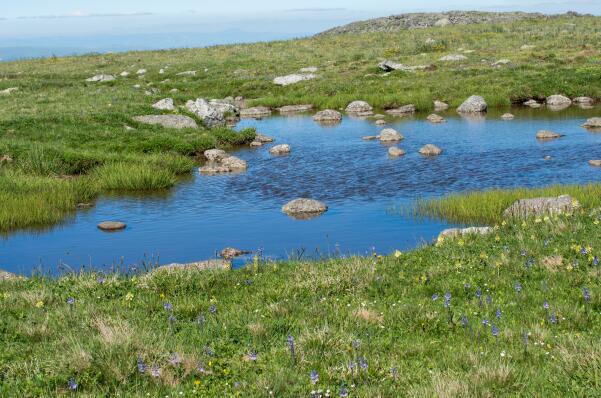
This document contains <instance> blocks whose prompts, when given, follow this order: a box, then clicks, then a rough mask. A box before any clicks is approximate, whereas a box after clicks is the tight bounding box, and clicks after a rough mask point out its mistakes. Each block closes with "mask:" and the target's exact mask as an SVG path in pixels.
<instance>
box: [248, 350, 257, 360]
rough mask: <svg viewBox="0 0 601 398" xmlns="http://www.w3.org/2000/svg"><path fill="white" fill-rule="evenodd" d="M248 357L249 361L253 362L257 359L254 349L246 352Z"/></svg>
mask: <svg viewBox="0 0 601 398" xmlns="http://www.w3.org/2000/svg"><path fill="white" fill-rule="evenodd" d="M248 359H249V360H250V361H253V362H255V361H256V360H257V353H256V352H254V351H251V352H250V354H248Z"/></svg>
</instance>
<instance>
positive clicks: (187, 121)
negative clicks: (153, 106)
mask: <svg viewBox="0 0 601 398" xmlns="http://www.w3.org/2000/svg"><path fill="white" fill-rule="evenodd" d="M133 120H135V121H136V122H138V123H144V124H152V125H160V126H163V127H166V128H172V129H196V128H198V125H197V124H196V121H194V119H192V118H191V117H189V116H183V115H146V116H136V117H134V119H133Z"/></svg>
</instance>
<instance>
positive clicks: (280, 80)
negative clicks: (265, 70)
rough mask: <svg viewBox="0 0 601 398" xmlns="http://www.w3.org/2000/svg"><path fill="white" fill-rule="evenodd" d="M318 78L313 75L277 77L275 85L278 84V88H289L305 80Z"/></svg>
mask: <svg viewBox="0 0 601 398" xmlns="http://www.w3.org/2000/svg"><path fill="white" fill-rule="evenodd" d="M316 77H317V76H316V75H314V74H313V73H303V74H298V73H293V74H291V75H286V76H278V77H276V78H275V79H273V84H277V85H278V86H289V85H291V84H296V83H299V82H302V81H305V80H313V79H315V78H316Z"/></svg>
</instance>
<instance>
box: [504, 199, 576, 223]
mask: <svg viewBox="0 0 601 398" xmlns="http://www.w3.org/2000/svg"><path fill="white" fill-rule="evenodd" d="M578 207H579V203H578V201H577V200H575V199H573V198H572V197H571V196H569V195H562V196H559V197H556V198H555V197H552V198H534V199H520V200H518V201H516V202H515V203H513V204H512V205H511V206H510V207H509V208H507V209H506V210H505V211H504V212H503V215H504V216H505V217H515V218H526V217H530V216H540V215H544V214H559V213H571V212H572V211H574V209H576V208H578Z"/></svg>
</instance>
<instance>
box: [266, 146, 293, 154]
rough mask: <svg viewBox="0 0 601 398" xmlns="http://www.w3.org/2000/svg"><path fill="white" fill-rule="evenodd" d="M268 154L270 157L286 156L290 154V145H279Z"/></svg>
mask: <svg viewBox="0 0 601 398" xmlns="http://www.w3.org/2000/svg"><path fill="white" fill-rule="evenodd" d="M269 153H270V154H272V155H287V154H289V153H290V145H288V144H280V145H276V146H274V147H272V148H271V149H269Z"/></svg>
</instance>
